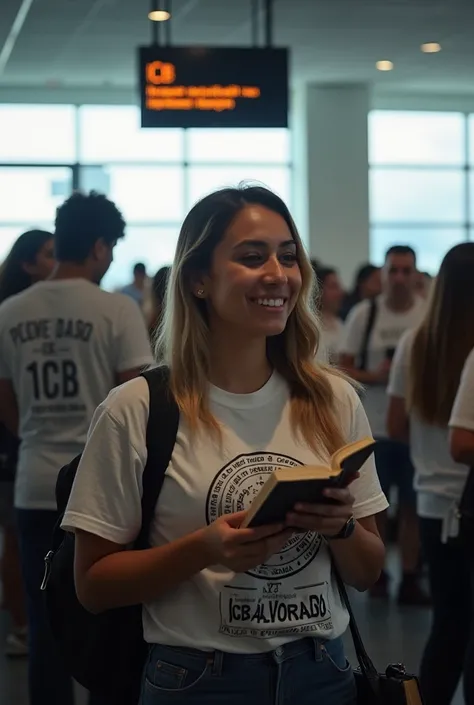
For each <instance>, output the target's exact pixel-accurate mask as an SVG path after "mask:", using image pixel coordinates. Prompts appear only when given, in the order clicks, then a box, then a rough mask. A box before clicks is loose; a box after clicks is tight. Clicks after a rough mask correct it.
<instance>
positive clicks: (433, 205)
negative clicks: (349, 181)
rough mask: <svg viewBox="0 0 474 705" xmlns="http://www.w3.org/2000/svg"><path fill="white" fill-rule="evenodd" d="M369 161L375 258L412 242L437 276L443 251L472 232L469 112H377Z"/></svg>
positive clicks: (473, 152) (473, 157)
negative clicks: (393, 246) (397, 245)
mask: <svg viewBox="0 0 474 705" xmlns="http://www.w3.org/2000/svg"><path fill="white" fill-rule="evenodd" d="M369 161H370V218H371V241H370V251H371V258H372V260H373V261H374V262H375V263H377V264H380V263H382V261H383V259H384V254H385V251H386V250H387V248H388V247H390V245H393V244H409V245H411V246H412V247H413V248H414V249H415V250H416V252H417V255H418V260H419V267H420V269H422V270H425V271H428V272H430V273H432V274H435V273H436V272H437V270H438V268H439V265H440V262H441V260H442V258H443V256H444V255H445V253H446V251H447V250H448V249H449V248H450V247H452V246H453V245H455V244H456V243H458V242H461V241H463V240H467V239H472V235H473V228H474V176H473V174H474V171H473V169H474V116H467V115H465V114H464V113H454V112H452V113H439V112H398V111H374V112H372V113H371V114H370V116H369Z"/></svg>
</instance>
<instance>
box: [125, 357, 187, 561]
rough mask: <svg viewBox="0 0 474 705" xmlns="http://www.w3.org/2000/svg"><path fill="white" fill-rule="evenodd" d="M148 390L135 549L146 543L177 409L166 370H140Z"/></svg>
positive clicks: (169, 453)
mask: <svg viewBox="0 0 474 705" xmlns="http://www.w3.org/2000/svg"><path fill="white" fill-rule="evenodd" d="M142 376H143V377H144V378H145V379H146V381H147V384H148V389H149V393H150V404H149V412H148V423H147V429H146V447H147V461H146V465H145V468H144V470H143V480H142V482H143V493H142V526H141V529H140V533H139V535H138V537H137V540H136V542H135V546H136V547H137V548H146V547H148V546H149V534H150V527H151V523H152V520H153V517H154V514H155V508H156V503H157V501H158V497H159V494H160V491H161V488H162V486H163V482H164V479H165V473H166V469H167V467H168V465H169V462H170V460H171V456H172V453H173V448H174V445H175V442H176V435H177V433H178V425H179V409H178V405H177V404H176V402H175V400H174V398H173V396H172V394H171V391H170V388H169V370H168V368H167V367H156V368H154V369H151V370H147V371H146V372H143V373H142Z"/></svg>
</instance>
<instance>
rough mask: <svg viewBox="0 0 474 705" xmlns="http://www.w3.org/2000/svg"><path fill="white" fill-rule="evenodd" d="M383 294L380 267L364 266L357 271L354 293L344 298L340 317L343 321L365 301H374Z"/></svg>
mask: <svg viewBox="0 0 474 705" xmlns="http://www.w3.org/2000/svg"><path fill="white" fill-rule="evenodd" d="M381 293H382V279H381V270H380V267H376V266H375V265H373V264H363V265H362V266H361V267H359V269H358V270H357V273H356V276H355V282H354V287H353V289H352V291H351V292H350V293H348V294H346V296H345V297H344V300H343V302H342V306H341V310H340V313H339V315H340V317H341V318H342V320H343V321H345V319H346V318H347V316H348V314H349V312H350V311H351V310H352V309H353V308H354V306H356V305H357V304H359V303H360V302H361V301H365V299H373V298H375V297H376V296H379V295H380V294H381Z"/></svg>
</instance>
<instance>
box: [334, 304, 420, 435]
mask: <svg viewBox="0 0 474 705" xmlns="http://www.w3.org/2000/svg"><path fill="white" fill-rule="evenodd" d="M424 306H425V304H424V301H423V299H421V298H417V299H416V300H415V303H414V305H413V306H412V308H411V309H410V310H409V311H404V312H403V313H397V312H395V311H392V309H390V308H388V307H387V305H386V303H385V298H384V297H383V296H379V297H378V298H377V314H376V316H375V321H374V325H373V328H372V332H371V334H370V337H369V341H368V345H367V371H368V372H375V370H377V369H378V368H379V367H380V366H381V364H382V363H383V361H384V359H385V358H386V357H387V352H388V351H389V350H392V351H393V350H394V349H395V348H396V347H397V345H398V342H399V340H400V338H401V337H402V335H403V333H404V332H405V331H406V330H409V329H410V328H415V327H416V326H417V325H418V323H419V322H420V321H421V318H422V316H423V313H424ZM369 314H370V301H368V300H366V301H361V303H360V304H357V306H354V308H353V309H352V311H351V312H350V313H349V316H348V318H347V321H346V325H345V328H344V336H343V340H342V342H341V353H342V354H346V355H353V356H354V357H355V359H356V364H357V362H358V358H359V356H360V354H361V352H362V346H363V341H364V335H365V331H366V329H367V322H368V318H369ZM363 404H364V408H365V410H366V412H367V416H368V418H369V421H370V426H371V428H372V431H373V434H374V436H375V437H376V438H386V436H387V431H386V427H385V423H386V416H387V395H386V391H385V387H384V386H383V385H367V387H366V389H365V391H364V394H363Z"/></svg>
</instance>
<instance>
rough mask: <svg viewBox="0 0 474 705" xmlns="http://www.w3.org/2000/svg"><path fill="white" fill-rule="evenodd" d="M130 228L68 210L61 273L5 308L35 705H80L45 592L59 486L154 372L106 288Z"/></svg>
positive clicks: (129, 320)
mask: <svg viewBox="0 0 474 705" xmlns="http://www.w3.org/2000/svg"><path fill="white" fill-rule="evenodd" d="M124 229H125V222H124V220H123V218H122V215H121V213H120V211H119V210H118V209H117V207H116V206H115V204H114V203H112V202H111V201H109V200H108V199H106V198H105V196H101V195H99V194H96V193H91V194H87V195H86V194H82V193H79V192H77V193H74V194H73V195H72V196H70V198H68V199H67V200H66V201H65V202H64V203H63V204H62V205H61V206H60V207H59V209H58V211H57V215H56V223H55V233H54V248H55V255H56V260H57V266H56V268H55V270H54V272H53V273H52V274H51V276H50V277H49V278H48V279H46V280H44V281H39V282H37V283H35V284H33V285H32V286H31V287H29V288H28V289H27V290H26V291H24V292H22V293H21V294H19V295H17V296H13V297H10V298H9V299H8V300H6V301H5V302H4V303H3V304H2V305H1V306H0V421H3V422H4V423H5V425H6V426H7V427H8V428H9V430H10V431H11V432H12V433H14V434H17V435H19V437H20V438H21V445H20V450H19V460H18V468H17V474H16V480H15V510H16V521H17V525H18V533H19V542H20V555H21V564H22V574H23V579H24V582H25V588H26V598H27V615H28V629H29V652H30V653H29V662H28V667H29V674H28V675H29V694H30V705H45V704H46V703H47V705H71V704H72V703H73V683H72V679H71V677H70V674H69V673H68V671H67V669H66V668H65V665H64V661H63V658H62V654H61V652H60V650H58V649H57V648H56V646H55V644H54V641H53V639H52V635H51V632H50V629H49V625H48V622H47V618H46V611H45V608H44V600H43V595H42V593H41V591H40V585H41V581H42V578H43V573H44V557H45V555H46V553H47V551H48V549H49V547H50V543H51V535H52V532H53V527H54V526H55V523H56V521H57V518H58V512H57V506H56V500H55V485H56V479H57V476H58V472H59V470H60V468H61V466H62V465H64V464H65V463H67V462H68V461H70V460H71V458H73V457H74V456H75V455H76V454H77V453H79V452H80V451H81V450H82V448H83V446H84V443H85V440H86V435H87V429H88V427H89V424H90V421H91V418H92V415H93V413H94V410H95V408H96V407H97V405H98V404H99V403H100V402H101V401H102V400H103V399H104V398H105V397H106V396H107V394H108V392H109V391H110V390H111V389H112V388H113V387H114V386H115V385H116V384H117V383H123V382H125V381H127V380H129V379H131V378H133V377H134V376H136V375H138V374H139V373H140V370H141V369H142V367H143V366H147V365H149V364H150V363H151V362H152V356H151V350H150V344H149V339H148V334H147V331H146V327H145V324H144V321H143V316H142V315H141V313H140V310H139V308H138V306H137V305H136V303H135V302H134V301H132V300H131V299H130V298H129V297H127V296H125V295H123V294H115V293H114V294H113V293H109V292H106V291H103V290H101V289H100V288H99V286H98V284H99V283H100V281H101V279H102V277H103V276H104V274H105V273H106V271H107V270H108V268H109V266H110V264H111V262H112V256H113V249H114V247H115V245H116V243H117V241H118V240H119V239H120V238H121V237H123V235H124Z"/></svg>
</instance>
